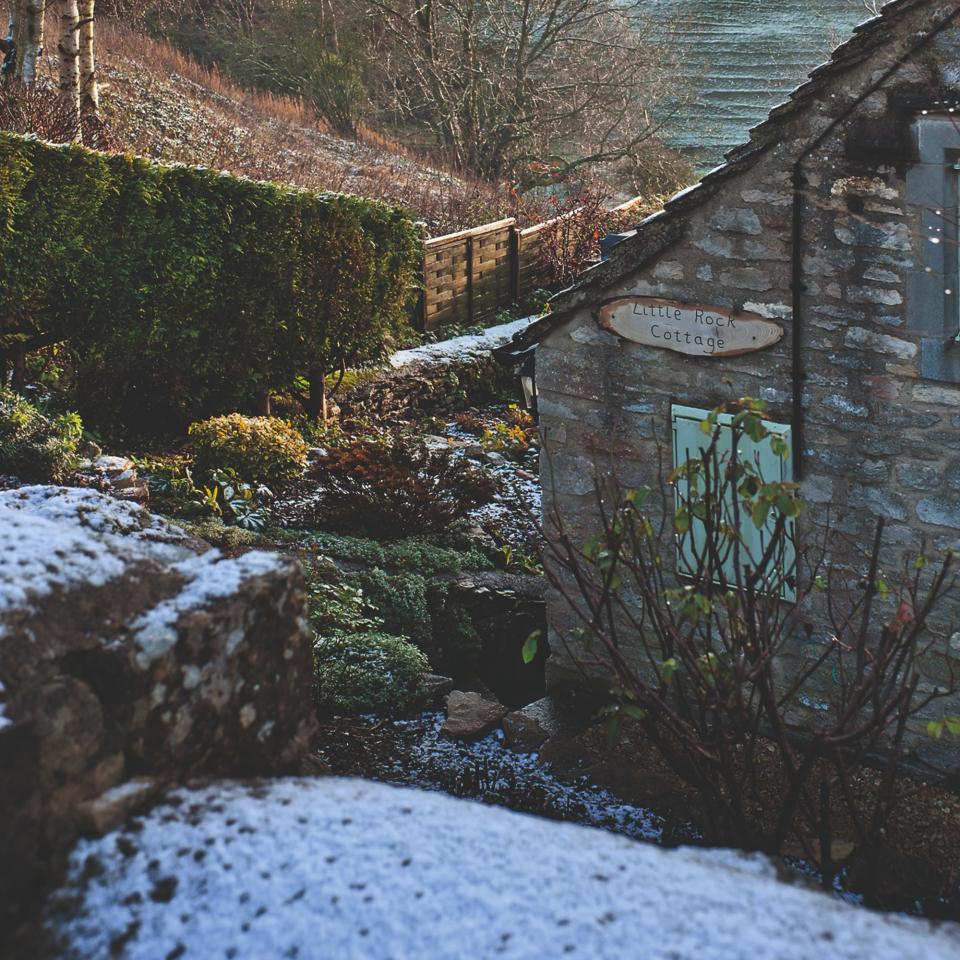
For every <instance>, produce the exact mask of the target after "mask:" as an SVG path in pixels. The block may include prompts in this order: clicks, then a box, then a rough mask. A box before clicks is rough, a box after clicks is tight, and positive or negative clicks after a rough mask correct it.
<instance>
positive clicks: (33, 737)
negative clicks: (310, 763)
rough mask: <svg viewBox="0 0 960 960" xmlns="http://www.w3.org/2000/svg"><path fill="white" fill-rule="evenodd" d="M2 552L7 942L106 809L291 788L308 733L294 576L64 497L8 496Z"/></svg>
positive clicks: (49, 490)
mask: <svg viewBox="0 0 960 960" xmlns="http://www.w3.org/2000/svg"><path fill="white" fill-rule="evenodd" d="M0 543H2V548H3V549H2V550H0V904H2V909H3V911H4V913H3V914H0V928H2V926H3V922H2V921H3V920H4V919H6V920H10V919H11V917H12V916H13V914H14V913H15V912H16V909H17V906H18V904H19V903H20V902H22V901H23V900H25V899H26V898H27V897H28V896H29V895H30V891H31V890H32V888H33V885H34V883H35V882H40V881H42V879H43V874H44V870H45V869H46V868H48V867H49V866H50V865H52V864H55V862H56V851H59V850H63V849H64V848H65V846H66V844H68V843H69V842H70V840H71V839H72V838H73V836H75V834H76V832H77V831H78V830H81V829H83V828H84V826H85V825H86V823H87V821H88V820H89V819H90V818H91V817H93V818H96V817H99V816H100V815H101V814H102V805H101V806H100V807H98V806H97V802H98V798H99V797H101V795H103V794H104V793H105V792H106V791H109V790H111V788H115V787H117V786H118V785H119V784H122V783H123V782H124V781H126V780H128V779H129V778H130V777H131V776H134V775H144V774H146V775H150V776H151V777H154V778H156V779H157V780H159V781H163V780H165V779H168V778H174V777H176V778H177V779H182V778H185V777H188V776H190V775H192V774H194V773H197V772H201V771H203V772H218V773H229V774H233V775H247V774H250V775H256V774H266V773H273V772H281V771H290V770H295V769H296V767H297V763H298V759H299V757H300V755H301V753H302V751H303V749H304V747H305V745H306V742H307V740H308V738H309V734H310V731H311V728H312V723H313V719H312V704H311V673H312V665H311V637H310V632H309V630H308V626H307V622H306V595H305V590H304V587H303V582H302V576H301V573H300V571H299V569H298V568H297V566H296V565H295V564H294V563H291V562H289V561H287V560H284V559H282V558H280V557H278V556H275V555H273V554H268V553H263V552H251V553H247V554H245V555H243V556H240V557H236V558H228V557H225V556H223V555H222V554H221V553H220V552H219V551H217V550H213V549H209V548H208V547H207V546H206V544H203V543H201V542H199V541H196V540H193V539H191V538H189V537H188V536H187V535H186V534H185V533H183V531H181V530H179V529H178V528H176V527H174V526H172V525H170V524H167V523H165V522H163V521H161V520H158V519H157V518H155V517H152V516H151V515H150V514H148V513H147V512H146V511H144V510H143V509H141V508H140V507H137V506H135V505H133V504H128V503H121V502H119V501H116V500H113V499H111V498H109V497H107V496H104V495H102V494H99V493H96V492H94V491H92V490H68V489H65V488H56V487H25V488H22V489H20V490H13V491H8V492H5V493H0Z"/></svg>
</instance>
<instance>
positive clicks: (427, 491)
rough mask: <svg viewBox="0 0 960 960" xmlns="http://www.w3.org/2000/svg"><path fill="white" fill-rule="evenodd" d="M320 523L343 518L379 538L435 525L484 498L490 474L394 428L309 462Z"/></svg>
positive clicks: (492, 487)
mask: <svg viewBox="0 0 960 960" xmlns="http://www.w3.org/2000/svg"><path fill="white" fill-rule="evenodd" d="M310 478H311V479H312V480H313V481H315V482H316V483H317V485H318V486H319V488H320V491H321V496H320V499H319V501H318V508H317V509H318V514H319V516H318V518H317V519H318V520H322V521H325V523H324V522H319V523H318V525H319V526H324V525H326V524H329V523H333V524H339V525H343V524H345V523H348V524H349V525H350V526H351V527H352V528H353V529H355V530H359V531H365V532H376V533H377V535H378V536H381V537H387V538H389V537H401V536H404V535H409V534H411V533H413V532H415V531H416V532H420V533H423V532H437V531H441V530H443V529H445V528H446V527H447V526H448V525H449V524H450V523H451V522H453V521H454V520H456V519H458V518H462V517H464V516H466V514H467V513H468V512H469V511H470V510H471V509H472V508H473V507H476V506H478V505H479V504H482V503H484V502H486V501H488V500H489V499H490V498H491V497H492V496H493V493H494V490H495V484H494V481H493V479H492V478H491V477H490V476H489V475H488V474H486V473H484V472H483V471H481V470H478V469H477V468H476V467H473V466H471V465H470V464H469V463H467V462H466V461H465V460H464V459H463V458H461V457H458V456H456V455H455V453H454V452H453V451H452V450H450V449H448V448H445V447H440V448H435V447H431V446H430V445H429V444H428V443H427V442H426V440H424V439H423V438H422V437H419V436H416V435H413V434H410V433H407V432H403V431H394V432H390V433H385V434H381V435H379V436H374V437H361V438H359V439H357V440H354V441H352V442H350V443H346V444H344V445H341V446H339V447H330V448H328V449H327V450H325V451H324V452H323V453H322V454H321V455H320V456H319V457H318V458H317V460H316V462H315V463H314V464H313V465H312V467H311V470H310Z"/></svg>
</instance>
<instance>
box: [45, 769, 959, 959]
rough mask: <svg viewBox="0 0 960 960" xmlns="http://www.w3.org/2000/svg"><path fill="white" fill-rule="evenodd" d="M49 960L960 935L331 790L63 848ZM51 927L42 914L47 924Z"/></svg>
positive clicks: (794, 944)
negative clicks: (54, 947)
mask: <svg viewBox="0 0 960 960" xmlns="http://www.w3.org/2000/svg"><path fill="white" fill-rule="evenodd" d="M51 904H52V905H51V906H50V907H49V908H48V924H49V925H50V927H51V928H52V929H53V930H54V931H56V932H58V933H59V934H60V935H61V936H62V938H63V943H62V946H61V948H60V950H59V952H58V954H57V955H58V957H60V958H62V960H80V958H83V960H87V958H90V957H107V956H115V957H120V958H125V960H163V958H170V957H183V958H187V960H190V958H203V960H208V958H211V957H230V958H234V960H272V958H280V957H296V958H299V960H414V958H417V960H421V958H422V960H484V958H495V957H504V958H514V960H518V958H524V960H535V958H536V960H554V958H560V957H566V956H570V957H578V956H579V957H584V958H590V960H607V958H610V960H612V958H618V957H637V958H642V960H667V958H671V960H759V958H777V960H854V958H856V960H862V958H870V960H904V958H910V960H940V958H943V960H948V958H950V960H953V958H955V957H956V956H957V955H958V952H960V928H957V927H956V926H954V925H943V926H941V927H939V928H934V927H932V926H930V925H929V924H927V923H926V922H924V921H918V920H910V919H906V918H894V917H884V916H880V915H877V914H873V913H870V912H868V911H866V910H862V909H858V908H855V907H851V906H849V905H847V904H844V903H841V902H839V901H836V900H833V899H831V898H829V897H827V896H825V895H823V894H821V893H819V892H817V891H814V890H810V889H806V888H804V887H800V886H796V885H789V884H785V883H783V882H780V881H778V880H777V879H776V873H775V869H774V867H773V866H772V865H771V864H770V863H769V862H767V861H766V860H763V859H761V858H756V857H746V856H742V855H739V854H736V853H732V852H729V851H720V852H711V851H703V850H693V849H681V850H672V851H671V850H663V849H661V848H658V847H655V846H652V845H647V844H639V843H635V842H633V841H630V840H627V839H624V838H623V837H616V836H613V835H610V834H607V833H603V832H601V831H597V830H593V829H590V828H586V827H580V826H575V825H572V824H562V823H555V822H551V821H547V820H539V819H536V818H533V817H528V816H524V815H521V814H516V813H511V812H509V811H504V810H499V809H496V808H491V807H485V806H481V805H478V804H474V803H470V802H467V801H462V800H455V799H453V798H450V797H445V796H442V795H439V794H432V793H423V792H420V791H414V790H405V789H400V788H396V787H389V786H386V785H384V784H377V783H372V782H368V781H362V780H348V779H337V778H321V779H312V780H308V779H286V780H279V781H274V782H271V783H263V784H259V785H256V784H255V785H243V784H219V785H217V784H214V785H209V786H205V787H198V788H195V789H194V790H187V789H182V790H178V791H175V792H174V793H173V794H172V795H171V796H170V797H169V798H168V802H167V803H166V804H164V805H161V806H160V807H158V808H156V809H154V811H153V812H152V813H151V814H150V815H149V816H147V817H145V818H143V819H142V820H140V821H137V822H136V823H134V824H133V825H132V827H131V829H129V830H128V831H127V832H126V833H124V834H122V835H119V834H117V833H114V834H108V835H106V836H105V837H103V838H101V839H99V840H94V841H83V842H82V843H80V844H79V845H78V847H77V848H76V850H75V852H74V854H73V857H72V860H71V867H70V876H69V880H68V884H67V886H66V887H65V888H64V889H63V890H62V891H61V892H60V893H59V894H58V895H55V896H54V898H53V899H52V901H51ZM58 911H59V912H58Z"/></svg>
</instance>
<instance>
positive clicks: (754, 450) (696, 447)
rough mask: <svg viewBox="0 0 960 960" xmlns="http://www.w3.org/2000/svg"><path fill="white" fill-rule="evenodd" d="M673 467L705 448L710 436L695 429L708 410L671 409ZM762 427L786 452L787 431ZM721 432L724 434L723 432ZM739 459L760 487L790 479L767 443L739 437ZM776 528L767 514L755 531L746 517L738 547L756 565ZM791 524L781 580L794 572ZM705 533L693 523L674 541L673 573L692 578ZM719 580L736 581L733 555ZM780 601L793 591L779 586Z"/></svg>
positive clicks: (787, 464) (680, 494) (726, 450)
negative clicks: (746, 461) (752, 467)
mask: <svg viewBox="0 0 960 960" xmlns="http://www.w3.org/2000/svg"><path fill="white" fill-rule="evenodd" d="M672 412H673V444H674V446H673V463H674V467H677V466H680V465H681V464H683V463H686V461H687V460H689V459H690V458H691V457H696V456H698V455H699V454H700V453H701V452H702V451H703V450H705V449H706V448H707V447H709V446H710V443H711V440H712V435H711V434H706V433H704V432H703V431H702V430H701V429H700V424H701V423H702V422H703V420H705V419H706V417H707V414H708V411H706V410H699V409H697V408H696V407H683V406H677V405H675V406H674V407H673V411H672ZM732 419H733V417H732V416H731V415H729V414H725V415H721V417H720V424H721V428H722V429H721V434H720V437H719V440H718V453H719V455H720V457H721V459H723V460H726V459H728V458H729V457H730V454H731V452H732V450H731V444H732V442H733V431H732V430H731V429H729V426H728V425H729V423H730V422H731V421H732ZM764 426H766V428H767V429H768V430H771V431H773V432H774V433H778V434H780V435H781V436H783V438H784V439H785V440H786V441H787V448H788V449H789V448H790V427H789V426H787V425H785V424H779V423H769V422H767V421H764ZM724 427H725V428H726V429H724ZM738 456H739V457H740V458H743V457H749V458H750V459H751V460H752V461H753V462H755V463H756V464H757V470H758V471H759V474H760V477H761V479H762V480H763V481H765V482H768V483H770V482H777V481H780V482H787V483H789V482H790V481H792V480H793V464H792V463H791V461H790V460H789V459H787V460H784V459H782V458H781V457H778V456H777V455H776V454H775V453H774V452H773V450H772V449H771V448H770V439H769V438H767V439H765V440H763V441H762V442H760V443H754V441H753V440H751V439H750V438H749V437H747V436H743V435H741V436H740V443H739V452H738ZM684 483H685V481H683V480H680V481H678V483H677V506H678V507H679V505H680V502H681V501H682V500H683V499H684V498H685V497H686V495H687V491H686V490H685V489H684V488H683V487H682V486H681V484H684ZM731 509H732V505H727V510H731ZM775 526H776V519H775V517H773V516H772V515H771V516H770V517H769V518H768V519H767V523H766V524H765V525H764V527H763V528H761V529H760V530H758V529H757V528H756V526H754V523H753V521H752V519H751V518H750V517H749V516H741V518H740V534H741V543H742V544H743V545H744V547H745V548H746V550H745V551H743V552H746V553H747V554H748V555H749V556H751V557H752V558H753V559H754V560H759V559H760V557H762V556H763V552H764V550H765V549H766V547H767V546H768V544H769V542H770V537H771V536H772V534H773V530H774V529H775ZM794 533H795V530H794V522H793V521H792V520H791V521H790V522H789V523H788V525H787V543H786V544H785V546H784V556H783V564H782V569H781V574H782V575H783V576H784V577H786V578H792V577H793V576H794V575H795V571H794V567H795V565H796V545H795V542H794ZM704 538H705V533H704V530H703V526H702V524H700V523H699V522H697V521H694V523H693V525H692V529H691V531H690V534H689V535H688V537H687V538H686V540H684V541H681V540H680V538H678V544H677V547H678V549H677V569H678V571H679V572H680V573H686V574H688V575H689V574H691V573H692V572H693V571H694V570H695V568H696V563H695V559H694V558H695V555H696V553H699V552H700V550H701V549H702V547H703V543H704ZM724 575H725V576H726V578H727V580H728V581H731V580H733V579H734V577H735V570H734V569H733V556H732V551H731V556H730V557H729V559H728V560H727V563H726V565H725V567H724ZM780 592H781V594H782V596H783V597H784V598H785V599H788V600H792V599H795V596H796V591H795V590H794V588H793V587H792V586H791V585H789V584H787V583H783V584H781V590H780Z"/></svg>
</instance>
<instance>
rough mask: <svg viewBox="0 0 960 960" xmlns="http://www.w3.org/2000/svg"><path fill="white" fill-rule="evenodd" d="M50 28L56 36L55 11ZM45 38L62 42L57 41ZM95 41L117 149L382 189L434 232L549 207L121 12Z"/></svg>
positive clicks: (271, 176) (354, 188) (312, 182)
mask: <svg viewBox="0 0 960 960" xmlns="http://www.w3.org/2000/svg"><path fill="white" fill-rule="evenodd" d="M2 15H3V10H2V9H0V19H2ZM47 30H48V31H49V32H48V36H50V37H55V36H56V30H57V25H56V23H55V20H54V18H53V17H52V16H49V17H48V24H47ZM47 46H48V53H53V54H55V46H54V45H53V44H49V43H48V45H47ZM97 53H98V60H99V71H100V77H101V85H102V91H101V94H102V95H101V102H102V107H103V116H104V120H105V122H106V126H107V128H108V131H109V134H110V136H106V135H104V136H103V138H102V139H101V140H100V143H102V144H104V145H107V146H111V147H112V148H114V149H120V150H125V151H130V152H133V153H138V154H142V155H144V156H149V157H153V158H154V159H158V160H166V161H174V162H183V163H195V164H199V165H202V166H207V167H211V168H213V169H218V170H225V171H227V172H229V173H233V174H237V175H240V176H246V177H250V178H252V179H256V180H269V181H274V182H282V183H291V184H295V185H297V186H303V187H309V188H314V189H320V190H329V191H334V192H343V193H353V194H360V195H363V196H369V197H378V198H381V199H384V200H387V201H389V202H392V203H395V204H398V205H400V206H403V207H405V208H406V209H408V210H410V211H411V212H412V213H413V214H414V215H415V216H417V217H418V218H419V219H421V220H423V221H424V222H425V224H426V229H427V232H428V233H429V234H430V235H432V236H439V235H442V234H444V233H449V232H453V231H456V230H461V229H464V228H466V227H474V226H477V225H479V224H483V223H488V222H491V221H494V220H498V219H501V218H503V217H507V216H514V217H516V218H517V220H518V221H519V222H520V224H521V225H522V226H526V225H530V224H534V223H538V222H540V221H541V220H544V219H546V218H547V217H549V216H550V215H551V209H552V208H551V205H550V202H549V199H548V197H547V196H546V195H544V194H540V195H531V194H529V193H528V194H526V195H521V194H519V193H517V192H516V191H515V190H514V189H513V188H512V187H511V186H510V185H509V184H491V183H487V182H483V181H479V180H473V179H470V178H468V177H464V176H461V175H458V174H455V173H453V172H451V171H450V169H449V168H448V167H447V166H446V165H445V164H444V163H443V161H442V160H439V159H437V158H435V157H431V156H430V155H429V153H418V152H415V151H414V150H413V149H411V148H407V147H404V146H402V145H400V144H399V143H397V142H396V141H395V140H393V139H392V138H390V137H389V136H387V135H385V134H383V133H381V132H378V131H376V130H372V129H369V128H366V127H361V128H360V129H359V131H358V135H357V138H356V139H354V140H347V139H344V138H343V137H341V136H337V135H335V134H334V133H333V132H332V131H331V130H330V128H329V126H328V125H327V124H326V123H324V122H323V121H322V120H321V119H320V118H318V117H317V116H316V115H315V113H314V111H313V110H312V109H311V107H310V105H309V104H307V103H305V102H304V101H303V100H301V99H299V98H297V97H292V96H282V95H279V94H276V93H271V92H268V91H263V90H257V89H249V88H245V87H243V86H241V85H240V84H238V83H237V82H236V81H235V80H234V79H232V78H231V77H230V76H228V75H226V74H224V73H222V72H221V71H220V70H218V69H217V68H216V67H215V66H213V67H208V66H205V65H203V64H201V63H199V62H198V61H196V60H195V59H193V58H192V57H190V56H188V55H187V54H185V53H183V52H182V51H181V50H179V49H178V48H177V47H175V46H174V45H173V44H171V43H168V42H165V41H163V40H157V39H154V38H151V37H150V36H148V35H147V34H145V33H144V32H143V31H142V30H139V29H137V28H136V27H135V26H131V25H129V24H127V23H125V22H122V21H119V20H115V19H111V18H108V17H102V18H100V20H99V22H98V25H97ZM41 74H42V75H43V76H45V77H46V79H47V81H48V83H46V84H44V88H45V89H46V90H47V91H49V93H50V95H52V91H53V90H54V89H55V86H56V74H57V60H56V57H55V55H54V56H48V57H46V58H45V60H44V62H43V63H42V64H41ZM41 107H42V105H32V107H31V110H34V109H40V108H41ZM17 129H19V125H18V126H17ZM36 132H38V133H41V134H44V135H47V136H49V133H48V132H45V131H41V130H37V131H36ZM653 205H654V206H655V205H656V204H655V203H654V204H653Z"/></svg>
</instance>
